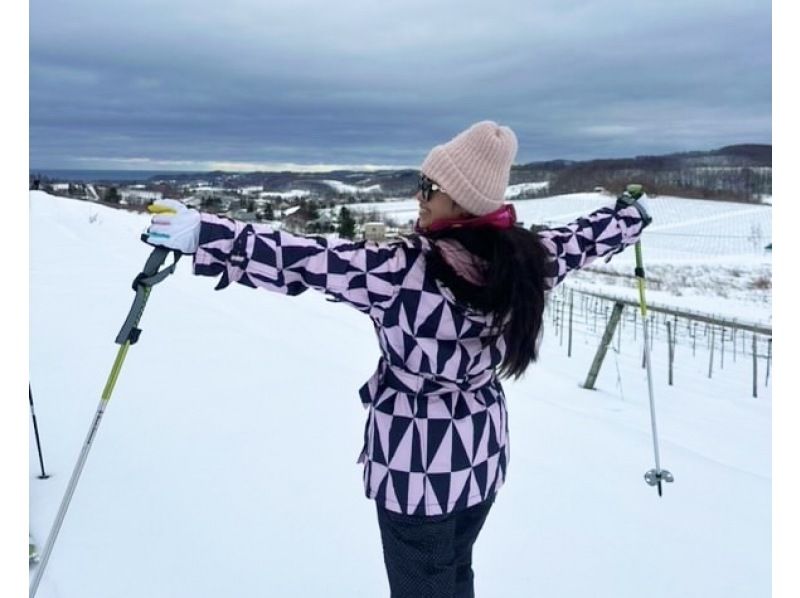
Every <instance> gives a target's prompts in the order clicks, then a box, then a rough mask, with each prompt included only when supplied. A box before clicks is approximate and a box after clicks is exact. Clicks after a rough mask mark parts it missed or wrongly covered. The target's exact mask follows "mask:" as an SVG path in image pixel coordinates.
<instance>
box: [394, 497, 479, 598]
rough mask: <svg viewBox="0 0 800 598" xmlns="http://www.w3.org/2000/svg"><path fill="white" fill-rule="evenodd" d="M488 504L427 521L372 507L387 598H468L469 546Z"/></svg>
mask: <svg viewBox="0 0 800 598" xmlns="http://www.w3.org/2000/svg"><path fill="white" fill-rule="evenodd" d="M493 502H494V498H491V499H489V500H487V501H485V502H482V503H480V504H477V505H475V506H473V507H470V508H469V509H465V510H463V511H457V512H455V513H450V514H448V515H437V516H433V517H423V516H415V515H401V514H399V513H394V512H392V511H387V510H386V509H384V508H383V507H381V506H378V524H379V525H380V528H381V541H382V542H383V560H384V562H385V563H386V573H387V574H388V576H389V587H390V588H391V591H392V596H391V598H473V597H474V596H475V591H474V589H473V585H472V580H473V573H472V545H473V544H474V543H475V540H476V539H477V538H478V533H480V531H481V528H482V527H483V523H484V521H486V516H487V515H488V514H489V509H491V507H492V503H493Z"/></svg>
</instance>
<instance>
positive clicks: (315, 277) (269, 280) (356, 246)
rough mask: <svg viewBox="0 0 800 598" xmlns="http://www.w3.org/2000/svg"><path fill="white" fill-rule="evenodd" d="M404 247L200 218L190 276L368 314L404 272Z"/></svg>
mask: <svg viewBox="0 0 800 598" xmlns="http://www.w3.org/2000/svg"><path fill="white" fill-rule="evenodd" d="M408 261H409V260H408V255H407V253H406V245H405V244H404V243H402V242H398V243H393V244H379V243H374V242H368V241H358V242H353V241H347V240H342V239H327V238H325V237H313V236H308V237H306V236H300V235H293V234H291V233H288V232H286V231H283V230H280V229H274V228H272V227H270V226H267V225H264V224H253V223H245V222H240V221H237V220H232V219H230V218H224V217H220V216H215V215H213V214H202V220H201V227H200V245H199V247H198V250H197V253H195V255H194V273H195V274H197V275H201V276H219V275H221V277H220V280H219V284H217V287H216V288H217V289H223V288H225V287H227V286H228V285H229V284H230V283H232V282H238V283H239V284H243V285H246V286H249V287H254V288H256V287H261V288H265V289H268V290H271V291H275V292H278V293H284V294H286V295H299V294H300V293H302V292H304V291H306V290H307V289H309V288H312V289H316V290H319V291H322V292H324V293H326V294H328V295H331V296H333V297H335V298H336V299H339V300H341V301H345V302H347V303H349V304H351V305H353V306H355V307H356V308H357V309H359V310H361V311H364V312H369V310H370V309H371V308H372V307H373V306H376V305H380V304H382V303H384V302H388V301H390V300H391V299H392V298H393V297H394V296H395V295H396V293H397V291H398V289H399V286H400V284H401V283H402V280H403V278H404V275H405V272H406V270H407V262H408Z"/></svg>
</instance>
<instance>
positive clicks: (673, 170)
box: [84, 144, 772, 202]
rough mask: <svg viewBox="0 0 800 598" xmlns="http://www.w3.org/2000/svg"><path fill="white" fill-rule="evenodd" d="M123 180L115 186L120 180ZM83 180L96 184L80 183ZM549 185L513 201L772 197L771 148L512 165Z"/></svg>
mask: <svg viewBox="0 0 800 598" xmlns="http://www.w3.org/2000/svg"><path fill="white" fill-rule="evenodd" d="M418 175H419V172H418V171H417V170H414V169H405V170H379V171H352V170H340V171H332V172H314V173H306V172H289V171H285V172H243V173H232V172H223V171H213V172H205V173H170V174H169V175H165V174H161V175H158V176H154V177H151V178H150V180H149V183H150V186H152V185H156V183H162V182H167V183H169V184H174V185H181V184H189V183H192V182H197V181H205V182H207V183H208V184H210V185H211V186H214V187H224V188H231V189H235V188H241V187H248V186H263V188H264V190H265V191H272V192H276V193H286V192H289V191H292V190H305V191H308V194H309V195H310V196H312V197H316V198H320V199H326V200H327V199H332V200H348V199H352V198H364V199H386V198H390V197H410V196H412V195H413V194H414V192H415V188H416V183H417V178H418ZM121 181H122V180H120V182H121ZM84 182H97V181H95V180H86V181H84ZM535 182H547V183H548V184H547V185H546V186H538V187H533V186H532V187H531V188H529V189H526V190H525V191H524V192H523V193H521V194H520V195H516V196H515V198H517V199H521V198H525V197H540V196H545V195H559V194H565V193H579V192H586V191H592V190H594V189H595V188H597V187H602V188H604V189H606V190H607V191H609V192H612V193H618V192H620V191H621V190H622V189H624V187H625V185H627V184H628V183H630V182H637V183H641V184H643V185H644V186H645V188H646V189H647V190H648V192H650V193H651V194H659V195H678V196H681V197H699V198H706V199H724V200H727V201H744V202H754V201H758V200H759V197H760V196H761V195H771V194H772V146H771V145H759V144H740V145H729V146H726V147H722V148H719V149H716V150H711V151H694V152H682V153H673V154H666V155H658V156H636V157H633V158H613V159H599V160H583V161H574V160H549V161H544V162H531V163H529V164H518V165H514V166H513V167H512V169H511V180H510V184H511V185H519V184H522V183H535Z"/></svg>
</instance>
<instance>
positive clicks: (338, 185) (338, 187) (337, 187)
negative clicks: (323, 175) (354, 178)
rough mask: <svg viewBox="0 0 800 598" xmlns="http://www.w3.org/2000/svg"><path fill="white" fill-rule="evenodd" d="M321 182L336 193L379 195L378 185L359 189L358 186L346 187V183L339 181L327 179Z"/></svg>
mask: <svg viewBox="0 0 800 598" xmlns="http://www.w3.org/2000/svg"><path fill="white" fill-rule="evenodd" d="M322 182H323V183H325V184H326V185H328V186H329V187H331V188H332V189H333V190H334V191H336V192H337V193H352V194H354V195H360V194H362V193H380V191H381V186H380V185H369V186H367V187H359V186H358V185H348V184H347V183H342V182H341V181H334V180H327V179H326V180H324V181H322Z"/></svg>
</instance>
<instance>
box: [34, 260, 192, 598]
mask: <svg viewBox="0 0 800 598" xmlns="http://www.w3.org/2000/svg"><path fill="white" fill-rule="evenodd" d="M168 254H169V251H168V250H166V249H164V248H162V247H156V248H155V249H154V250H153V252H152V253H151V255H150V257H149V258H148V260H147V263H146V264H145V267H144V270H143V271H142V273H141V274H139V275H138V276H137V277H136V279H135V280H134V290H135V291H136V298H135V299H134V301H133V306H132V307H131V310H130V312H129V314H128V318H126V320H125V324H124V325H123V327H122V330H121V331H120V333H119V335H117V340H116V342H117V343H118V344H120V345H121V346H120V348H119V350H118V351H117V356H116V359H115V360H114V364H113V366H112V368H111V372H110V373H109V375H108V380H107V381H106V385H105V387H104V389H103V393H102V395H101V398H100V403H99V404H98V406H97V411H96V412H95V415H94V419H93V420H92V425H91V426H90V427H89V432H88V434H87V435H86V440H85V441H84V443H83V447H82V448H81V453H80V456H79V457H78V461H77V463H76V464H75V468H74V469H73V471H72V476H71V477H70V480H69V483H68V484H67V490H66V492H65V493H64V497H63V498H62V499H61V504H60V506H59V508H58V513H57V514H56V519H55V521H54V522H53V527H52V528H51V530H50V534H49V535H48V537H47V543H46V544H45V547H44V550H43V551H42V556H41V559H40V563H39V566H38V567H37V569H36V572H35V574H34V577H33V580H32V581H31V586H30V591H29V598H33V597H34V596H35V595H36V590H37V589H38V588H39V583H40V582H41V580H42V577H43V576H44V571H45V569H46V567H47V562H48V561H49V559H50V553H51V552H52V551H53V546H54V545H55V543H56V538H57V537H58V533H59V531H60V530H61V525H62V524H63V523H64V517H65V516H66V514H67V509H68V508H69V505H70V502H71V501H72V496H73V494H74V493H75V488H76V487H77V486H78V480H79V479H80V476H81V472H82V471H83V466H84V464H85V463H86V458H87V457H88V456H89V450H90V449H91V448H92V442H93V441H94V438H95V435H96V434H97V429H98V428H99V427H100V422H101V420H102V419H103V414H104V413H105V410H106V406H107V405H108V401H109V399H111V393H112V392H113V391H114V386H115V385H116V382H117V378H118V377H119V372H120V370H121V369H122V364H123V362H124V361H125V356H126V355H127V353H128V348H129V347H130V346H131V345H132V344H134V343H135V342H136V341H137V340H138V339H139V333H140V330H139V329H138V328H137V326H138V324H139V320H140V319H141V317H142V313H143V312H144V308H145V305H146V304H147V299H148V297H149V296H150V290H151V287H152V285H153V284H156V283H158V282H160V281H161V280H163V279H164V278H165V277H166V276H167V275H169V274H171V273H172V272H174V269H175V265H176V264H177V262H178V257H179V256H177V254H176V258H175V262H174V263H173V264H172V265H171V266H170V267H169V268H165V269H164V270H161V271H160V272H159V268H160V267H161V264H163V263H164V260H165V259H166V258H167V255H168Z"/></svg>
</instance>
